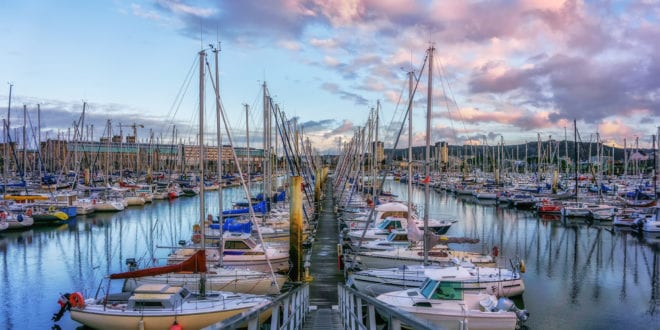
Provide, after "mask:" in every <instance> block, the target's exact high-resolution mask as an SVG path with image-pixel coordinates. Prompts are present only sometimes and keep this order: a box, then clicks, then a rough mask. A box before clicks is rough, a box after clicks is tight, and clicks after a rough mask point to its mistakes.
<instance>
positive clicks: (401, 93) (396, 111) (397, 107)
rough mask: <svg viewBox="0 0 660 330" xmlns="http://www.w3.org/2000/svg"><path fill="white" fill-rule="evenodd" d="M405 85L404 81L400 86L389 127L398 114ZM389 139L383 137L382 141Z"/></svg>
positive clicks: (402, 113) (406, 83)
mask: <svg viewBox="0 0 660 330" xmlns="http://www.w3.org/2000/svg"><path fill="white" fill-rule="evenodd" d="M407 85H408V82H407V81H404V82H403V84H402V86H401V91H400V92H399V97H398V98H397V100H396V106H395V107H394V112H393V113H392V118H391V119H390V125H393V124H394V120H395V118H394V117H395V115H396V114H397V113H398V112H399V105H401V101H402V100H403V93H404V92H405V90H406V87H407ZM381 111H382V109H381ZM404 114H405V112H401V115H404ZM398 119H400V120H404V119H402V118H401V117H399V118H398ZM388 131H389V130H388ZM386 134H387V133H386ZM389 137H390V136H384V137H383V140H389ZM392 152H394V150H392Z"/></svg>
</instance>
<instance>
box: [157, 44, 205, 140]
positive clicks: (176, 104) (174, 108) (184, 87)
mask: <svg viewBox="0 0 660 330" xmlns="http://www.w3.org/2000/svg"><path fill="white" fill-rule="evenodd" d="M196 64H197V57H196V56H195V58H194V59H193V61H192V63H191V65H190V69H189V70H188V74H187V76H186V77H185V79H184V81H183V82H182V83H181V86H180V87H179V91H178V92H177V94H176V96H175V98H174V100H173V101H172V105H171V106H170V109H169V111H168V112H167V116H166V118H169V124H168V125H166V126H165V127H169V125H173V124H174V117H176V114H177V113H178V112H179V109H180V108H181V103H183V100H184V98H185V95H186V93H187V91H188V90H189V87H190V83H191V82H192V78H193V76H194V75H193V74H194V72H196V70H195V68H196ZM168 130H169V129H168ZM161 133H162V132H161ZM174 142H176V141H174Z"/></svg>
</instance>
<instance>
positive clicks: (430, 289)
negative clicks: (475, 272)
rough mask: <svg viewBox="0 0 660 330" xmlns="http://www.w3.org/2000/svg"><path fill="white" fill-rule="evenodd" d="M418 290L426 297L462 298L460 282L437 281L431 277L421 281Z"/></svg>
mask: <svg viewBox="0 0 660 330" xmlns="http://www.w3.org/2000/svg"><path fill="white" fill-rule="evenodd" d="M420 292H421V293H422V295H423V296H424V297H425V298H426V299H436V300H437V299H442V300H463V290H462V289H461V283H460V282H447V281H438V280H434V279H431V278H428V279H426V281H424V283H422V286H421V289H420Z"/></svg>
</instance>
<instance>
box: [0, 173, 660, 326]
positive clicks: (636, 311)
mask: <svg viewBox="0 0 660 330" xmlns="http://www.w3.org/2000/svg"><path fill="white" fill-rule="evenodd" d="M389 186H390V189H391V190H392V192H393V193H395V194H397V195H399V199H402V200H405V199H407V196H406V195H407V189H406V188H405V185H401V184H398V183H391V184H390V185H389ZM412 197H413V201H414V202H416V203H420V202H421V201H423V191H422V190H421V189H418V188H416V189H414V190H413V196H412ZM239 200H243V193H242V191H241V190H239V189H228V190H225V191H224V203H225V205H227V206H228V205H229V203H230V202H232V201H239ZM206 205H207V207H208V212H217V210H218V209H219V208H218V205H217V193H213V192H209V193H207V195H206ZM197 207H198V200H197V198H181V199H177V200H173V201H156V202H155V203H153V204H151V205H146V206H144V207H137V208H128V209H127V210H125V211H123V212H121V213H115V214H113V213H106V214H104V213H97V214H93V215H90V216H79V217H76V218H74V219H72V220H71V221H69V222H68V223H66V224H63V225H60V226H57V227H35V228H33V229H31V230H28V231H24V232H0V299H1V300H2V303H0V324H2V325H3V326H4V327H6V328H10V329H44V328H50V327H51V326H52V325H53V323H52V322H51V320H50V317H51V315H52V313H54V312H56V311H57V309H58V307H59V306H58V305H57V304H56V301H57V298H58V297H59V293H60V292H70V291H72V290H74V289H75V290H80V291H81V292H82V293H83V294H84V295H85V296H93V295H94V293H95V291H96V290H97V289H98V284H99V282H100V280H101V279H102V278H103V277H104V276H106V275H107V274H109V273H113V272H119V271H124V270H126V269H125V268H126V266H125V260H126V258H136V259H138V260H140V261H141V262H143V263H153V264H163V263H164V260H163V259H164V258H165V257H166V256H167V254H168V252H169V251H170V249H169V248H166V247H171V246H176V245H177V242H178V241H179V240H181V239H188V238H189V237H190V235H191V232H192V225H193V224H194V223H196V222H197V221H199V219H198V217H199V210H198V208H197ZM422 211H423V210H422V209H421V207H420V212H422ZM208 212H207V213H208ZM429 212H430V214H431V217H432V218H445V217H451V218H456V219H458V220H459V221H458V222H457V223H456V224H455V225H454V226H452V228H451V229H450V231H449V232H448V234H449V235H454V236H467V237H471V238H479V243H478V244H452V247H453V248H456V249H463V250H470V251H478V252H482V253H489V252H490V251H492V248H493V246H498V248H499V251H500V256H501V257H500V262H501V263H502V265H505V264H507V263H508V262H509V260H515V259H516V258H521V259H523V260H525V262H526V265H527V272H526V273H525V274H524V279H525V284H526V287H527V289H526V291H525V294H524V295H523V299H522V300H523V301H522V302H524V307H525V308H527V309H528V310H529V311H530V312H531V317H530V320H529V321H528V323H527V326H528V328H530V329H556V328H562V329H612V328H625V327H638V328H643V329H651V328H657V324H659V323H658V321H659V320H658V312H657V301H658V299H659V296H658V293H659V292H660V288H659V286H660V284H659V279H658V272H659V270H658V267H659V266H658V263H659V260H658V258H659V256H658V255H659V254H660V235H658V234H649V233H643V234H642V233H638V232H636V231H630V230H626V229H622V228H612V227H611V225H610V224H609V223H600V222H593V221H592V222H589V221H585V220H576V219H568V220H563V219H562V218H561V217H557V216H542V217H539V216H537V215H536V214H535V213H534V212H531V211H521V210H516V209H514V208H509V207H507V206H505V205H500V204H492V203H487V205H482V204H481V203H480V202H478V201H476V200H475V199H474V198H472V197H471V196H465V197H462V196H459V197H457V196H454V195H452V194H447V193H444V192H442V193H436V192H432V198H431V202H430V205H429ZM163 247H165V248H163ZM58 325H59V326H61V328H62V329H73V328H75V327H76V326H77V324H76V323H74V322H72V321H71V320H70V319H69V317H68V316H67V317H64V318H63V319H62V320H61V321H60V322H58Z"/></svg>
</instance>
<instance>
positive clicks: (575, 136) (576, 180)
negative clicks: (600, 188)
mask: <svg viewBox="0 0 660 330" xmlns="http://www.w3.org/2000/svg"><path fill="white" fill-rule="evenodd" d="M573 140H574V142H573V151H575V169H574V171H575V200H576V201H577V199H578V167H579V166H580V158H579V156H578V146H577V120H575V119H573Z"/></svg>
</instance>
